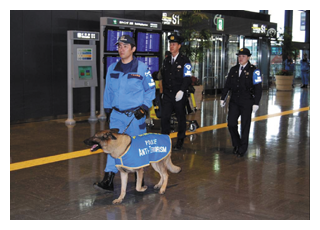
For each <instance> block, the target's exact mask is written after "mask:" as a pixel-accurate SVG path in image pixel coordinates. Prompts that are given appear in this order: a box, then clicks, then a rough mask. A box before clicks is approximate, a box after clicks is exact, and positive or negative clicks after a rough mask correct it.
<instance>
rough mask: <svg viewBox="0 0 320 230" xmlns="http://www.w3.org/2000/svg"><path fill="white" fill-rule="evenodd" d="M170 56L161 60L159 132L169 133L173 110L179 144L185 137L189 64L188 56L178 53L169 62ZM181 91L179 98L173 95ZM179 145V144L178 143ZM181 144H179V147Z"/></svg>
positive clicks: (189, 80) (189, 78) (189, 82)
mask: <svg viewBox="0 0 320 230" xmlns="http://www.w3.org/2000/svg"><path fill="white" fill-rule="evenodd" d="M171 60H172V57H171V55H169V56H168V57H166V58H165V59H164V61H163V69H162V77H163V79H162V86H163V100H162V110H161V133H162V134H170V131H171V128H170V119H171V115H172V113H173V112H175V114H176V117H177V120H178V136H177V137H178V141H179V140H180V142H182V143H181V146H182V144H183V140H184V138H185V137H186V134H185V132H186V114H185V105H186V100H187V93H186V91H187V89H188V87H189V86H190V84H191V64H190V60H189V58H188V57H186V56H184V55H183V54H181V53H179V55H178V56H177V58H176V60H175V61H174V62H173V63H172V64H171ZM180 90H181V91H183V92H184V93H183V97H182V99H181V100H179V101H176V99H175V97H176V95H177V93H178V92H179V91H180ZM179 145H180V144H179ZM181 146H179V147H180V148H181Z"/></svg>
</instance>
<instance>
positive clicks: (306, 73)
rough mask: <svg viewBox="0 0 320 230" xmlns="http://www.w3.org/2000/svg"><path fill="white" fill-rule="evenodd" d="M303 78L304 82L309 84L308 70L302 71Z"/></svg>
mask: <svg viewBox="0 0 320 230" xmlns="http://www.w3.org/2000/svg"><path fill="white" fill-rule="evenodd" d="M301 79H302V84H303V85H308V84H309V79H308V71H304V70H302V71H301Z"/></svg>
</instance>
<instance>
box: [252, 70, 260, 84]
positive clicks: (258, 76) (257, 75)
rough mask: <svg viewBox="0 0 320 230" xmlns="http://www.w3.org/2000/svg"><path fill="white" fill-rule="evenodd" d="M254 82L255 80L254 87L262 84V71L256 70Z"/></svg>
mask: <svg viewBox="0 0 320 230" xmlns="http://www.w3.org/2000/svg"><path fill="white" fill-rule="evenodd" d="M252 80H253V84H254V85H257V84H259V83H261V82H262V79H261V76H260V70H258V69H256V70H255V71H254V72H253V76H252Z"/></svg>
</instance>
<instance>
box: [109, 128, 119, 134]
mask: <svg viewBox="0 0 320 230" xmlns="http://www.w3.org/2000/svg"><path fill="white" fill-rule="evenodd" d="M110 132H111V133H119V129H110Z"/></svg>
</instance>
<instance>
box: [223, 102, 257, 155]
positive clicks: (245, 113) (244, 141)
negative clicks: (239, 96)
mask: <svg viewBox="0 0 320 230" xmlns="http://www.w3.org/2000/svg"><path fill="white" fill-rule="evenodd" d="M252 106H253V101H252V100H242V101H240V100H239V101H233V100H230V102H229V113H228V129H229V132H230V135H231V139H232V145H233V147H236V146H238V147H239V152H241V153H244V152H246V151H247V149H248V142H249V132H250V125H251V113H252ZM240 116H241V136H240V135H239V132H238V118H239V117H240Z"/></svg>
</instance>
